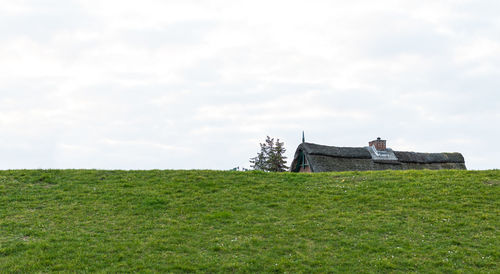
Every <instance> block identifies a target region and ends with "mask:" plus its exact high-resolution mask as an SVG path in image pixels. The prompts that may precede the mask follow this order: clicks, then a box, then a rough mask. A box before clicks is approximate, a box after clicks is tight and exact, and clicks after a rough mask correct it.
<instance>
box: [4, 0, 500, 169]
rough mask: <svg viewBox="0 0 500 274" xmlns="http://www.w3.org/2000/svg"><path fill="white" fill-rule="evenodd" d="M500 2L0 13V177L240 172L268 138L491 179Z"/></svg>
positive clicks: (162, 2)
mask: <svg viewBox="0 0 500 274" xmlns="http://www.w3.org/2000/svg"><path fill="white" fill-rule="evenodd" d="M499 11H500V2H499V1H494V0H492V1H487V0H472V1H468V0H453V1H444V0H432V1H426V0H415V1H413V0H398V1H395V0H380V1H356V0H354V1H336V0H327V1H320V0H308V1H294V0H287V1H281V0H277V1H273V0H267V1H260V0H253V1H240V0H232V1H220V0H213V1H212V0H211V1H208V0H207V1H191V0H181V1H174V0H141V1H127V0H120V1H118V0H97V1H94V0H85V1H77V0H65V1H60V0H0V169H24V168H30V169H31V168H43V169H49V168H96V169H220V170H228V169H231V168H234V167H237V166H239V167H247V168H248V167H249V165H250V164H249V161H248V160H249V158H251V157H254V156H255V155H256V154H257V152H258V151H259V143H260V142H263V141H264V140H265V138H266V136H268V135H269V136H271V137H275V138H279V139H280V141H283V142H284V143H285V148H286V149H287V153H286V155H287V157H288V162H289V163H290V162H291V160H292V158H293V154H294V152H295V150H296V148H297V145H298V144H299V143H300V142H301V137H302V131H305V137H306V141H307V142H312V143H318V144H323V145H332V146H351V147H362V146H367V145H368V141H371V140H373V139H375V138H377V137H382V138H383V139H386V140H387V146H388V147H391V148H392V149H394V150H404V151H418V152H461V153H462V154H463V155H464V157H465V161H466V166H467V168H468V169H495V168H496V169H497V168H500V157H498V156H499V155H500V145H499V140H500V91H499V87H500V16H498V13H499Z"/></svg>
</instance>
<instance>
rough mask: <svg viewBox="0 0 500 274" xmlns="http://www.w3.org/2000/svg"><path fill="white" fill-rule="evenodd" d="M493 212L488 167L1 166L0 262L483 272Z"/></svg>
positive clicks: (19, 266)
mask: <svg viewBox="0 0 500 274" xmlns="http://www.w3.org/2000/svg"><path fill="white" fill-rule="evenodd" d="M499 216H500V171H498V170H496V171H380V172H342V173H323V174H291V173H262V172H221V171H158V170H155V171H101V170H15V171H0V272H1V273H5V272H51V271H71V272H73V271H85V272H95V271H99V272H101V271H104V272H124V271H127V272H128V271H139V272H143V271H158V272H192V271H200V272H272V271H278V272H353V273H354V272H384V273H385V272H392V271H394V272H413V271H415V272H423V273H426V272H436V271H438V272H442V271H443V272H454V271H460V272H492V273H493V272H497V271H499V269H500V268H499V266H500V265H499V261H500V239H499V237H500V236H499V227H500V217H499ZM497 273H498V272H497Z"/></svg>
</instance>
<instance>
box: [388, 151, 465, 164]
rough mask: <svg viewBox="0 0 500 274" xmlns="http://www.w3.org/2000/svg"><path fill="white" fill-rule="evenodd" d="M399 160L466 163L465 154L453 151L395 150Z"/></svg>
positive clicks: (422, 162) (407, 161)
mask: <svg viewBox="0 0 500 274" xmlns="http://www.w3.org/2000/svg"><path fill="white" fill-rule="evenodd" d="M394 154H396V157H397V158H398V161H400V162H403V163H419V164H434V163H465V160H464V156H462V154H460V153H458V152H453V153H446V152H443V153H421V152H409V151H394Z"/></svg>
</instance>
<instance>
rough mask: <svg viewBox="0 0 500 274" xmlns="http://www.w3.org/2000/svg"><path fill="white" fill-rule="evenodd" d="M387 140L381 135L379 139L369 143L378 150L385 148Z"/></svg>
mask: <svg viewBox="0 0 500 274" xmlns="http://www.w3.org/2000/svg"><path fill="white" fill-rule="evenodd" d="M385 142H386V141H385V140H382V139H380V137H378V138H377V140H373V141H371V142H369V143H368V145H369V146H375V148H376V149H377V150H385V149H386V146H385Z"/></svg>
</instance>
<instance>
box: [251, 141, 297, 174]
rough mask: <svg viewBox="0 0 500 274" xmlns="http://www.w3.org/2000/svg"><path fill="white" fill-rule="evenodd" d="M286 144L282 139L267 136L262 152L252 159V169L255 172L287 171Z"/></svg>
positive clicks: (261, 148) (261, 146)
mask: <svg viewBox="0 0 500 274" xmlns="http://www.w3.org/2000/svg"><path fill="white" fill-rule="evenodd" d="M285 152H286V149H285V144H284V143H283V142H280V139H276V141H274V138H271V137H269V136H267V138H266V140H265V142H264V143H260V152H259V153H257V156H255V157H253V158H250V163H251V165H250V166H251V167H252V168H253V169H255V170H263V171H273V172H283V171H287V170H288V167H287V166H286V158H287V157H286V156H285V155H284V154H285Z"/></svg>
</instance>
